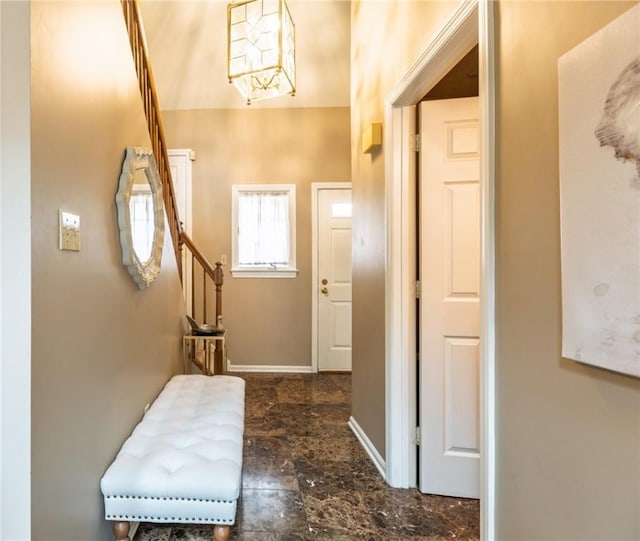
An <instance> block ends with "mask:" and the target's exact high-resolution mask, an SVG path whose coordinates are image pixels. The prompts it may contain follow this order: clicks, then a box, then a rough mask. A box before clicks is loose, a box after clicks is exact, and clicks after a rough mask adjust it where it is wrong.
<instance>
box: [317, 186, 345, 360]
mask: <svg viewBox="0 0 640 541" xmlns="http://www.w3.org/2000/svg"><path fill="white" fill-rule="evenodd" d="M316 216H317V236H318V242H317V250H318V253H317V257H316V261H317V284H315V286H316V287H315V290H316V291H315V295H316V302H315V304H316V306H317V359H318V370H319V371H330V370H335V371H349V370H351V189H350V188H348V189H334V188H331V189H328V188H321V189H319V190H318V197H317V209H316Z"/></svg>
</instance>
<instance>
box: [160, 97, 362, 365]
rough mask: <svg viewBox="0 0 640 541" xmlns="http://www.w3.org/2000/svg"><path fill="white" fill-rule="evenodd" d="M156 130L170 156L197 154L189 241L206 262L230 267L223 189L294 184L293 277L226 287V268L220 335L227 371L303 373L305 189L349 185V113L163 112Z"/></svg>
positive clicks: (307, 268)
mask: <svg viewBox="0 0 640 541" xmlns="http://www.w3.org/2000/svg"><path fill="white" fill-rule="evenodd" d="M163 122H164V127H165V132H166V134H167V140H168V145H169V147H170V148H192V149H193V150H195V151H196V152H197V160H196V161H195V162H194V163H193V231H194V240H195V241H196V243H197V245H198V247H199V248H200V250H201V251H202V252H203V253H204V254H205V256H206V257H207V258H208V259H209V261H210V262H212V263H213V262H215V261H217V260H219V259H220V256H221V255H222V254H227V257H228V259H229V261H230V260H231V185H232V184H260V183H292V184H295V185H296V199H297V201H296V212H297V264H298V269H299V273H298V276H297V277H296V278H293V279H284V278H277V279H274V278H272V279H249V278H233V277H232V276H231V272H230V270H229V269H230V266H229V265H226V266H225V267H224V270H225V283H224V290H223V299H224V300H223V313H224V326H225V327H226V328H227V329H228V342H227V344H228V356H229V360H230V362H231V363H232V365H233V366H239V365H251V366H256V365H265V366H274V365H275V366H296V367H300V366H303V367H308V366H311V183H312V182H328V181H335V182H340V181H349V180H351V173H350V148H349V109H348V108H321V109H302V108H291V109H250V108H249V109H235V110H234V109H231V110H215V109H208V110H198V111H165V112H163ZM211 307H212V308H213V304H212V303H211ZM196 316H197V318H198V319H199V320H202V316H201V314H200V313H197V314H196ZM212 320H213V317H212V316H210V317H209V321H212Z"/></svg>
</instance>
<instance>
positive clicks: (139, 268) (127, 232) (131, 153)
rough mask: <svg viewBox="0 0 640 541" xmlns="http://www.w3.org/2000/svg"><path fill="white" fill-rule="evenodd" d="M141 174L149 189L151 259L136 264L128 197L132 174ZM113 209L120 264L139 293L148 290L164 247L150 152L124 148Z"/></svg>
mask: <svg viewBox="0 0 640 541" xmlns="http://www.w3.org/2000/svg"><path fill="white" fill-rule="evenodd" d="M140 171H141V172H142V173H143V174H144V175H145V177H146V179H147V181H148V182H149V185H150V186H151V194H152V198H153V213H154V216H153V217H154V233H153V245H152V247H151V255H150V256H149V259H148V260H147V261H140V258H139V257H138V255H137V254H136V251H135V249H134V245H133V232H132V227H131V208H130V201H131V194H132V192H133V185H134V179H135V174H136V173H137V172H140ZM116 207H117V210H118V227H119V228H120V246H121V248H122V263H123V264H124V266H125V267H127V270H128V271H129V274H131V276H132V277H133V279H134V281H135V282H136V284H137V285H138V287H139V288H140V289H144V288H146V287H149V286H150V285H151V283H152V282H153V280H154V279H155V277H156V276H157V275H158V274H159V273H160V262H161V260H162V246H163V243H164V205H163V200H162V184H161V182H160V175H159V174H158V168H157V166H156V161H155V159H154V157H153V151H152V150H151V149H147V148H142V147H127V152H126V155H125V158H124V162H122V173H121V174H120V182H119V184H118V193H117V194H116Z"/></svg>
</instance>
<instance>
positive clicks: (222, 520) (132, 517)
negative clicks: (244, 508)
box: [106, 515, 233, 524]
mask: <svg viewBox="0 0 640 541" xmlns="http://www.w3.org/2000/svg"><path fill="white" fill-rule="evenodd" d="M106 518H107V519H108V520H149V521H151V522H153V521H154V520H168V519H169V517H149V516H137V515H107V516H106ZM171 520H173V521H175V520H184V521H191V522H194V523H199V522H200V523H202V522H213V523H215V524H233V520H229V519H225V518H197V517H171Z"/></svg>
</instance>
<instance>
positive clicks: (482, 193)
mask: <svg viewBox="0 0 640 541" xmlns="http://www.w3.org/2000/svg"><path fill="white" fill-rule="evenodd" d="M476 45H478V57H479V66H478V68H479V69H478V80H479V113H480V114H479V119H480V124H479V136H480V148H479V158H480V184H479V200H480V201H479V211H480V234H481V243H480V255H479V258H480V262H481V263H480V266H481V272H480V284H479V288H480V291H482V299H481V302H480V310H479V312H480V313H479V320H480V321H479V331H480V332H479V336H480V337H481V340H480V342H479V358H480V366H479V382H480V385H479V399H480V408H479V409H480V412H479V418H480V421H479V430H480V434H479V440H480V500H481V517H480V525H481V539H493V537H494V533H493V532H494V526H493V524H494V501H495V490H494V471H495V444H494V438H495V428H494V332H495V330H494V325H493V321H494V298H495V287H494V248H493V246H494V240H493V239H494V225H493V222H494V219H493V168H494V158H493V154H492V152H493V117H494V105H493V15H492V7H491V4H490V3H489V2H486V1H484V0H475V1H473V0H472V1H469V2H464V3H461V5H460V6H459V7H458V9H457V10H456V12H455V13H454V14H453V16H452V17H451V19H450V20H449V21H448V23H447V24H446V25H445V27H444V28H443V30H442V31H441V32H440V34H439V35H438V36H436V38H435V39H434V40H433V42H432V43H431V44H430V45H429V46H428V47H427V49H426V50H425V51H424V52H423V54H422V55H421V57H420V58H419V59H418V61H417V62H416V63H415V64H414V66H413V67H412V68H411V70H410V71H409V72H408V73H407V74H405V76H404V77H403V78H402V80H401V81H402V82H401V83H400V84H399V85H398V86H397V87H396V88H395V89H394V90H393V91H392V92H391V93H390V94H389V95H388V96H387V99H386V104H385V125H386V126H387V129H386V130H385V138H386V140H385V146H386V148H388V149H390V150H389V157H388V159H386V161H385V166H386V171H385V178H386V193H387V272H386V276H387V280H386V336H387V341H386V366H387V370H386V372H387V382H386V457H385V478H386V480H387V482H388V483H389V484H390V485H391V486H397V487H409V486H415V484H416V479H417V459H416V455H417V453H416V427H417V415H416V410H417V392H416V388H417V378H418V375H417V369H416V359H415V356H416V351H417V349H416V339H417V333H416V324H417V309H416V280H417V274H416V267H417V263H416V254H415V250H414V249H413V248H414V247H415V246H416V243H417V241H416V238H415V237H416V227H415V224H416V223H417V222H416V220H417V215H416V197H417V194H416V187H415V174H416V173H415V172H416V166H417V165H416V157H415V152H414V150H413V149H414V148H415V138H414V134H415V133H416V130H415V127H416V105H417V104H418V103H419V102H420V100H421V99H422V97H423V96H425V95H426V94H427V93H428V92H429V91H430V90H431V89H433V88H434V87H435V86H436V85H437V83H438V82H439V81H441V80H442V79H443V77H444V76H445V75H446V74H447V73H448V72H449V71H450V70H451V69H452V68H453V67H454V66H455V65H456V64H458V63H459V62H460V60H461V59H463V58H464V57H465V55H466V54H467V53H469V52H470V51H471V50H472V49H473V47H474V46H476Z"/></svg>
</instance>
